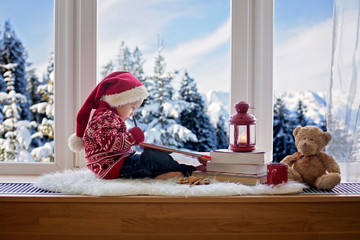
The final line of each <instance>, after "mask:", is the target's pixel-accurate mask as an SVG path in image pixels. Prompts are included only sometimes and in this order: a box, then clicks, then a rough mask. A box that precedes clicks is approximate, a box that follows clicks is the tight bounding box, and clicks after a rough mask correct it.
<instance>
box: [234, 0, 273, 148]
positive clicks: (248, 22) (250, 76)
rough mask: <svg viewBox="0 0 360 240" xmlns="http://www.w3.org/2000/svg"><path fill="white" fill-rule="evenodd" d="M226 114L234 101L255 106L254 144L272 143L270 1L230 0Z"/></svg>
mask: <svg viewBox="0 0 360 240" xmlns="http://www.w3.org/2000/svg"><path fill="white" fill-rule="evenodd" d="M231 25H232V26H231V92H230V103H231V104H230V106H231V108H232V109H231V110H230V113H231V114H232V113H234V111H235V110H234V108H233V107H232V106H233V105H234V104H235V103H236V102H238V101H241V100H243V101H247V102H248V103H250V105H252V106H253V107H255V109H254V111H253V114H254V116H255V117H256V119H257V121H256V146H257V148H259V149H263V150H268V151H271V152H272V145H273V0H231Z"/></svg>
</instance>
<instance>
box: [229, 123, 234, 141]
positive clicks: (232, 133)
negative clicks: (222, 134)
mask: <svg viewBox="0 0 360 240" xmlns="http://www.w3.org/2000/svg"><path fill="white" fill-rule="evenodd" d="M234 130H235V127H234V125H230V133H229V134H230V144H233V145H234V136H235V132H234Z"/></svg>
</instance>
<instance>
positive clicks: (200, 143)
mask: <svg viewBox="0 0 360 240" xmlns="http://www.w3.org/2000/svg"><path fill="white" fill-rule="evenodd" d="M179 94H180V99H181V100H183V101H185V102H186V103H187V105H188V106H187V107H186V108H184V109H183V110H182V112H181V113H180V124H181V125H182V126H184V127H186V128H187V129H189V130H190V131H191V132H192V133H193V134H195V135H196V138H197V141H196V142H194V141H191V140H188V141H186V142H185V143H184V148H187V149H191V150H195V151H198V152H209V151H211V150H215V149H217V135H216V129H215V128H214V126H213V125H212V124H211V122H210V118H209V117H208V116H207V115H206V110H205V106H204V101H203V99H202V97H201V95H200V94H199V93H198V89H197V86H196V83H195V81H194V79H193V78H190V77H189V75H188V73H187V72H185V75H184V77H183V81H182V82H181V87H180V90H179Z"/></svg>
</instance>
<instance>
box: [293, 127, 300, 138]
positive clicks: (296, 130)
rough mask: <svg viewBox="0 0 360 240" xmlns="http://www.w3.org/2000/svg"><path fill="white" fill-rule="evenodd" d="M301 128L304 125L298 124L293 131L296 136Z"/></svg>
mask: <svg viewBox="0 0 360 240" xmlns="http://www.w3.org/2000/svg"><path fill="white" fill-rule="evenodd" d="M301 128H302V127H301V126H300V125H299V126H297V127H296V128H295V129H294V131H293V135H294V137H296V135H297V134H298V133H299V131H300V129H301Z"/></svg>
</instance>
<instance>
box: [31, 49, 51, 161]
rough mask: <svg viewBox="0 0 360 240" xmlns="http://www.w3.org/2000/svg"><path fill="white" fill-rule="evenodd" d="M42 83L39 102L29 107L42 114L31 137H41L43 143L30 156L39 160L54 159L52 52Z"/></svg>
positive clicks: (39, 88) (38, 90) (39, 89)
mask: <svg viewBox="0 0 360 240" xmlns="http://www.w3.org/2000/svg"><path fill="white" fill-rule="evenodd" d="M43 83H44V84H42V85H40V86H38V88H37V92H38V93H39V94H40V95H41V101H42V102H40V103H37V104H34V105H32V106H31V107H30V109H31V111H33V112H35V113H39V114H42V115H43V118H42V119H41V122H39V123H37V130H38V132H36V133H34V134H33V135H32V138H39V139H42V141H41V142H42V143H44V144H43V145H41V146H39V147H37V148H35V149H33V150H32V151H31V154H32V156H33V157H34V158H35V159H36V160H37V161H41V162H53V161H54V133H55V129H54V127H55V126H54V115H55V104H54V54H53V53H52V54H51V56H50V59H49V65H48V67H47V73H46V74H45V76H44V80H43Z"/></svg>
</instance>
